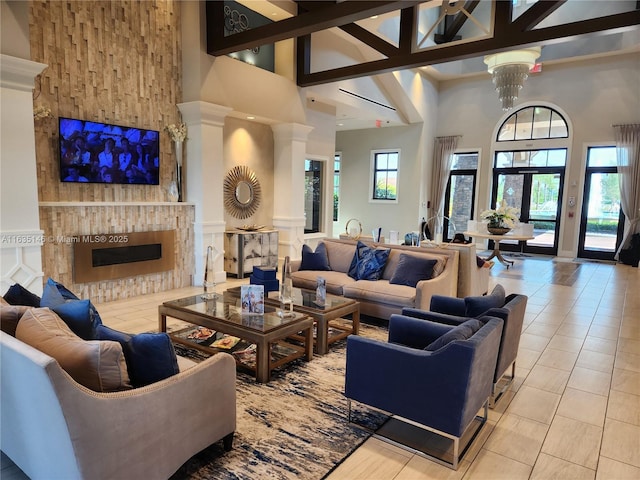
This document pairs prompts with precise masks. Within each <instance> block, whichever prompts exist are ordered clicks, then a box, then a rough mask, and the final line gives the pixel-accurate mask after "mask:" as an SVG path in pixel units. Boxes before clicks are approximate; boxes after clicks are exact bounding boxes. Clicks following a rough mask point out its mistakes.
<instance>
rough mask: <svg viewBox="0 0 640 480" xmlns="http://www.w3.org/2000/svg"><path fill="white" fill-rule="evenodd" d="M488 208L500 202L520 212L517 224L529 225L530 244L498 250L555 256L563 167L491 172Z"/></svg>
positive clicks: (509, 244) (504, 245)
mask: <svg viewBox="0 0 640 480" xmlns="http://www.w3.org/2000/svg"><path fill="white" fill-rule="evenodd" d="M493 175H494V178H493V192H492V195H491V205H492V207H495V205H497V204H499V203H500V202H501V201H502V200H503V199H504V200H505V201H506V202H507V205H509V206H510V207H514V208H519V209H520V221H521V222H522V223H533V236H534V239H533V240H528V241H527V242H518V241H515V240H514V241H511V242H510V241H503V242H500V249H501V250H506V251H515V252H522V253H539V254H543V255H556V254H557V252H558V233H559V229H560V218H561V205H562V188H563V183H564V167H544V168H496V169H494V174H493Z"/></svg>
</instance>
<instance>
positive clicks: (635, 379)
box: [611, 368, 640, 396]
mask: <svg viewBox="0 0 640 480" xmlns="http://www.w3.org/2000/svg"><path fill="white" fill-rule="evenodd" d="M611 390H618V391H620V392H626V393H632V394H633V395H639V396H640V373H638V372H633V371H631V370H621V369H619V368H615V369H614V370H613V378H612V379H611Z"/></svg>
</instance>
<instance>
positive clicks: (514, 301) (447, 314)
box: [402, 285, 528, 408]
mask: <svg viewBox="0 0 640 480" xmlns="http://www.w3.org/2000/svg"><path fill="white" fill-rule="evenodd" d="M527 299H528V297H527V296H526V295H521V294H510V295H505V290H504V288H503V287H502V285H496V286H495V287H494V289H493V291H492V292H491V293H490V294H489V295H483V296H477V297H465V298H454V297H445V296H440V295H434V296H433V297H432V298H431V306H430V310H429V311H425V310H419V309H416V308H405V309H403V310H402V314H403V315H408V316H410V317H415V318H421V319H423V320H430V321H432V322H438V323H443V324H446V325H460V324H461V323H463V322H465V321H466V320H468V319H469V318H474V317H475V318H478V317H479V316H485V315H486V316H490V317H496V318H501V319H502V320H503V321H504V326H503V328H502V337H501V339H500V349H499V351H498V361H497V363H496V371H495V374H494V378H493V389H492V394H491V402H490V403H489V406H490V407H492V408H493V406H494V405H495V403H496V402H497V401H498V400H499V398H500V397H501V396H502V394H503V393H504V392H505V391H506V389H507V388H508V387H509V385H511V383H512V382H513V379H514V378H515V373H516V357H517V356H518V347H519V345H520V335H521V334H522V324H523V322H524V313H525V310H526V308H527ZM509 367H511V376H510V377H509V376H508V375H507V370H508V369H509Z"/></svg>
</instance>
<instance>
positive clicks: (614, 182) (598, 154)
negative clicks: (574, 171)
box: [578, 147, 624, 260]
mask: <svg viewBox="0 0 640 480" xmlns="http://www.w3.org/2000/svg"><path fill="white" fill-rule="evenodd" d="M623 227H624V214H623V213H622V210H621V209H620V187H619V184H618V173H617V167H616V149H615V147H591V148H589V150H588V153H587V171H586V175H585V185H584V203H583V205H582V214H581V216H580V237H579V238H578V257H580V258H592V259H598V260H613V256H614V255H615V252H616V250H617V249H618V246H619V245H620V242H621V241H622V234H623V231H622V230H623Z"/></svg>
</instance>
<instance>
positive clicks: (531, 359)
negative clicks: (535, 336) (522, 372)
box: [516, 347, 541, 370]
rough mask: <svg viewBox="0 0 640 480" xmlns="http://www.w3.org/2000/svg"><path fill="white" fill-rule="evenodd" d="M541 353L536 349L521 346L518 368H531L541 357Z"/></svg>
mask: <svg viewBox="0 0 640 480" xmlns="http://www.w3.org/2000/svg"><path fill="white" fill-rule="evenodd" d="M540 353H541V352H538V351H535V350H529V349H528V348H522V347H520V348H519V349H518V357H517V358H516V368H524V369H526V370H531V369H532V368H533V366H534V365H535V364H536V362H537V361H538V358H540Z"/></svg>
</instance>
